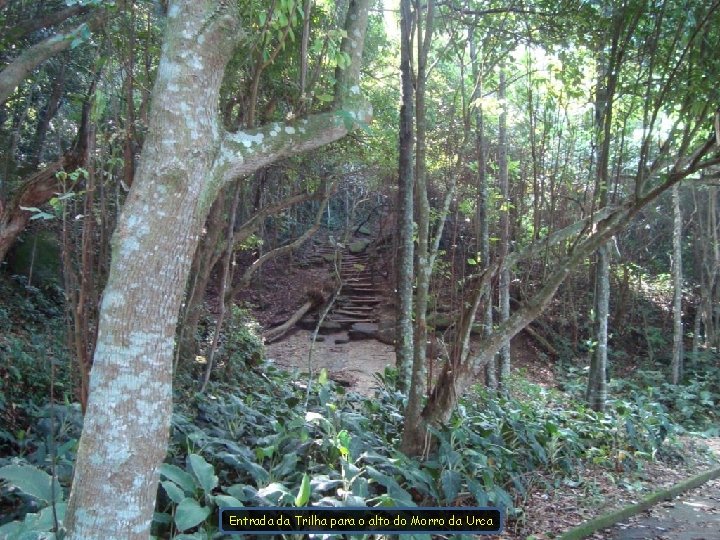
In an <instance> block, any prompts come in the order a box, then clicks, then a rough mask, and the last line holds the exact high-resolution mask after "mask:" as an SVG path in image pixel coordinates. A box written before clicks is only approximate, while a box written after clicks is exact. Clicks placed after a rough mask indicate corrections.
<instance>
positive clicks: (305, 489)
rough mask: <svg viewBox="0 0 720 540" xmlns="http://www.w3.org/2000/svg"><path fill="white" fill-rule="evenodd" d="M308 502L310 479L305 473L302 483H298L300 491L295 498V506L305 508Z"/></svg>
mask: <svg viewBox="0 0 720 540" xmlns="http://www.w3.org/2000/svg"><path fill="white" fill-rule="evenodd" d="M309 500H310V477H309V476H308V475H307V473H305V474H303V479H302V482H301V483H300V489H299V490H298V494H297V496H296V497H295V506H305V505H306V504H307V502H308V501H309Z"/></svg>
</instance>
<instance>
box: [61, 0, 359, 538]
mask: <svg viewBox="0 0 720 540" xmlns="http://www.w3.org/2000/svg"><path fill="white" fill-rule="evenodd" d="M367 9H368V2H367V1H366V0H357V1H353V2H352V3H351V7H350V9H349V12H348V21H349V25H348V27H347V28H346V31H347V32H348V34H349V35H353V36H355V37H356V38H357V39H356V40H353V41H352V43H350V44H349V45H348V46H349V47H352V48H353V49H354V50H353V51H351V52H353V53H355V52H356V50H357V49H358V48H359V49H362V43H363V41H364V36H365V27H364V26H363V25H362V20H363V17H358V15H359V14H361V13H362V12H363V11H364V12H365V15H366V14H367ZM364 20H365V21H366V20H367V18H366V17H365V18H364ZM241 35H242V32H241V31H240V28H239V16H238V13H237V12H236V7H235V5H234V4H233V3H227V2H223V1H218V0H204V1H200V0H176V1H172V2H170V5H169V8H168V22H167V28H166V33H165V38H164V43H163V48H162V56H161V60H160V64H159V66H158V72H157V78H156V82H155V87H154V90H153V103H152V112H151V115H150V122H149V126H148V134H147V137H146V140H145V145H144V148H143V152H142V155H141V159H140V162H139V165H138V170H137V175H136V178H135V182H134V183H133V186H132V188H131V190H130V193H129V195H128V198H127V201H126V203H125V207H124V208H123V212H122V215H121V218H120V221H119V223H118V227H117V229H116V231H115V235H114V238H113V253H112V263H111V268H110V274H109V278H108V283H107V286H106V288H105V292H104V296H103V300H102V305H101V309H100V317H99V319H100V320H99V333H98V342H97V348H96V350H95V357H94V363H93V369H92V374H91V380H90V399H89V403H88V410H87V414H86V415H85V423H84V427H83V433H82V437H81V439H80V445H79V449H78V455H77V461H76V467H75V478H74V481H73V487H72V492H71V494H70V500H69V504H68V510H67V517H66V525H67V529H68V538H70V539H73V540H80V539H82V540H91V539H98V540H99V539H104V540H107V539H116V538H117V539H135V538H137V539H140V538H147V537H148V534H149V527H150V523H151V520H152V516H153V510H154V506H155V495H156V492H157V481H158V467H159V466H160V464H161V463H162V461H163V459H164V457H165V452H166V444H167V438H168V430H169V427H170V418H171V409H172V359H173V347H174V342H175V327H176V324H177V319H178V312H179V308H180V305H181V302H182V299H183V292H184V288H185V283H186V281H187V276H188V273H189V270H190V265H191V262H192V258H193V254H194V252H195V249H196V247H197V244H198V240H199V237H200V233H201V230H202V226H203V224H204V222H205V219H206V217H207V214H208V212H209V209H210V206H211V204H212V202H213V200H214V199H215V197H216V196H217V193H218V190H219V188H220V186H221V185H223V184H226V183H228V182H230V181H232V180H234V179H236V178H238V177H239V176H243V175H247V174H250V173H252V172H253V171H254V170H257V169H258V168H260V167H262V166H264V165H267V164H269V163H271V162H273V161H275V160H277V159H279V158H280V157H285V156H290V155H293V154H296V153H298V152H301V151H306V150H310V149H313V148H317V147H319V146H321V145H323V144H326V143H328V142H332V141H334V140H337V139H338V138H340V137H342V136H343V135H345V134H346V133H347V131H348V128H349V127H352V126H346V125H345V123H344V121H343V117H342V116H341V115H338V114H336V113H335V112H331V113H324V114H319V115H315V116H312V117H309V118H307V119H305V120H301V121H299V122H297V123H296V124H294V125H292V126H290V125H283V124H280V123H275V124H272V125H269V126H264V127H262V128H259V129H257V130H253V131H252V132H238V133H235V134H229V133H223V132H222V131H221V129H220V127H219V126H218V121H217V119H218V114H217V112H218V111H217V103H218V95H219V88H220V84H221V82H222V78H223V74H224V70H225V66H226V63H227V61H228V59H229V58H230V56H231V55H232V53H233V50H234V48H235V46H236V43H237V40H239V39H240V37H241ZM351 56H352V55H351ZM355 57H356V55H355V56H353V58H355ZM350 91H351V92H353V95H354V96H355V97H356V98H359V90H358V88H357V82H356V83H355V85H352V86H350ZM345 105H346V107H348V106H354V105H356V106H357V107H358V108H357V109H353V110H350V111H348V113H349V114H350V115H352V118H353V119H354V120H356V121H359V122H365V121H369V119H370V112H369V109H368V108H367V107H365V106H363V105H361V104H359V100H358V99H355V100H348V101H347V102H346V104H345ZM343 116H344V115H343ZM109 501H112V505H113V507H114V508H115V509H116V510H114V511H112V512H109V511H108V506H107V505H108V503H109Z"/></svg>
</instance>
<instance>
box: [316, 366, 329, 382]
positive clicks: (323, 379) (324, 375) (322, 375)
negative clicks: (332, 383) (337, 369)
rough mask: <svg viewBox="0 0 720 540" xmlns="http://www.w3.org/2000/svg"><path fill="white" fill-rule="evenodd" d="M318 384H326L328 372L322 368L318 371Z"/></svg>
mask: <svg viewBox="0 0 720 540" xmlns="http://www.w3.org/2000/svg"><path fill="white" fill-rule="evenodd" d="M318 382H319V383H320V384H327V382H328V372H327V369H325V368H322V369H321V370H320V375H318Z"/></svg>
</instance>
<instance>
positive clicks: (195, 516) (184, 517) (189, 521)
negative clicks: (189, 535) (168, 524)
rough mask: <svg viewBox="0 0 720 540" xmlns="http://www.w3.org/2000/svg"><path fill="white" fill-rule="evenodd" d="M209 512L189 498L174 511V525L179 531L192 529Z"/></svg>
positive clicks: (203, 519)
mask: <svg viewBox="0 0 720 540" xmlns="http://www.w3.org/2000/svg"><path fill="white" fill-rule="evenodd" d="M210 512H211V510H210V509H209V508H207V507H206V506H200V503H199V502H197V501H196V500H195V499H191V498H190V497H188V498H186V499H183V500H182V501H181V502H180V504H178V506H177V509H176V510H175V525H176V526H177V528H178V529H179V530H181V531H186V530H188V529H192V528H193V527H195V526H197V525H199V524H200V523H202V522H203V521H205V519H206V518H207V517H208V516H209V515H210Z"/></svg>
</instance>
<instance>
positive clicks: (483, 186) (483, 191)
mask: <svg viewBox="0 0 720 540" xmlns="http://www.w3.org/2000/svg"><path fill="white" fill-rule="evenodd" d="M468 41H469V43H470V63H471V64H472V75H473V81H474V82H475V89H474V91H473V94H472V98H471V102H472V103H473V106H474V107H475V155H476V159H477V193H478V196H477V218H476V219H477V228H478V230H477V242H478V253H479V255H480V260H479V261H478V262H479V264H480V265H481V268H483V269H487V268H488V267H489V265H490V227H489V220H488V207H489V197H488V183H487V175H486V171H485V132H484V131H485V128H484V119H483V109H482V102H481V101H480V99H481V98H482V89H483V79H482V73H481V71H482V70H481V66H480V64H479V60H478V57H477V56H478V55H477V47H476V45H475V34H474V29H473V28H468ZM492 298H493V291H492V285H490V286H489V290H488V293H487V297H486V299H485V303H484V307H483V317H482V323H481V324H482V329H483V331H482V335H483V337H484V338H487V337H489V336H490V334H492V331H493V303H492ZM497 373H498V363H497V358H493V360H492V361H491V362H489V363H488V365H487V367H486V369H485V378H486V380H487V385H488V387H490V388H491V389H495V388H497Z"/></svg>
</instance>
